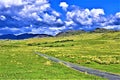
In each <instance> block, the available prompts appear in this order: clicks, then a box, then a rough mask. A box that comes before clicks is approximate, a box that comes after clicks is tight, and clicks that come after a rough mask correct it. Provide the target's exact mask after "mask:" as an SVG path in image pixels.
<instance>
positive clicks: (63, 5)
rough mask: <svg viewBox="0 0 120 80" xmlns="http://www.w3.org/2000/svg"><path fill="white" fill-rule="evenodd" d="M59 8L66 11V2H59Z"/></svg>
mask: <svg viewBox="0 0 120 80" xmlns="http://www.w3.org/2000/svg"><path fill="white" fill-rule="evenodd" d="M59 6H60V7H62V9H63V10H65V11H66V10H67V8H68V6H69V5H68V4H67V3H66V2H61V3H60V5H59Z"/></svg>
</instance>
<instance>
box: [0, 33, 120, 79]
mask: <svg viewBox="0 0 120 80" xmlns="http://www.w3.org/2000/svg"><path fill="white" fill-rule="evenodd" d="M35 51H37V52H41V53H43V54H48V55H51V56H54V57H56V58H59V59H61V60H65V61H68V62H72V63H75V64H79V65H82V66H87V67H90V68H94V69H98V70H102V71H106V72H110V73H117V74H120V67H119V66H120V32H115V33H84V34H80V35H74V36H66V37H51V38H33V39H28V40H1V41H0V79H82V80H83V79H85V80H86V79H97V80H98V79H102V78H99V77H96V76H91V75H88V74H85V73H80V72H78V71H74V70H72V69H70V68H67V67H65V66H63V65H62V64H58V63H54V62H52V61H49V60H47V59H44V58H42V57H40V56H38V55H35V54H34V52H35Z"/></svg>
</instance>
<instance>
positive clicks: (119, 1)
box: [0, 0, 120, 35]
mask: <svg viewBox="0 0 120 80" xmlns="http://www.w3.org/2000/svg"><path fill="white" fill-rule="evenodd" d="M98 27H99V28H107V29H120V0H99V1H98V0H0V35H1V34H23V33H32V34H51V35H55V34H57V33H59V32H61V31H64V30H69V29H72V30H88V31H89V30H93V29H95V28H98Z"/></svg>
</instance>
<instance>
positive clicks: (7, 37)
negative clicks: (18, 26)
mask: <svg viewBox="0 0 120 80" xmlns="http://www.w3.org/2000/svg"><path fill="white" fill-rule="evenodd" d="M43 37H52V35H48V34H27V33H26V34H21V35H14V34H6V35H0V39H12V40H20V39H28V38H43Z"/></svg>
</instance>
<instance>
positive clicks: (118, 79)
mask: <svg viewBox="0 0 120 80" xmlns="http://www.w3.org/2000/svg"><path fill="white" fill-rule="evenodd" d="M35 53H36V54H37V55H39V56H41V57H44V58H47V59H49V60H51V61H54V62H57V63H62V64H64V65H65V66H67V67H70V68H72V69H75V70H78V71H80V72H87V73H88V74H93V75H96V76H100V77H103V78H107V79H109V80H120V75H117V74H112V73H108V72H103V71H99V70H95V69H91V68H87V67H83V66H80V65H76V64H73V63H70V62H66V61H63V60H60V59H57V58H55V57H52V56H48V55H46V54H41V53H39V52H35Z"/></svg>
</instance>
